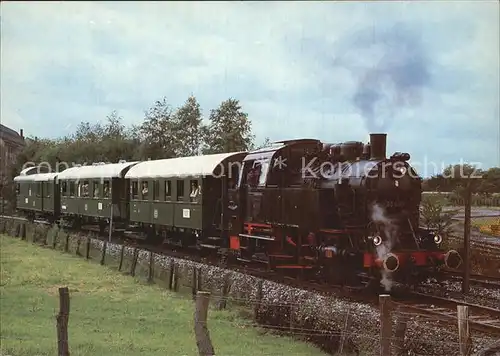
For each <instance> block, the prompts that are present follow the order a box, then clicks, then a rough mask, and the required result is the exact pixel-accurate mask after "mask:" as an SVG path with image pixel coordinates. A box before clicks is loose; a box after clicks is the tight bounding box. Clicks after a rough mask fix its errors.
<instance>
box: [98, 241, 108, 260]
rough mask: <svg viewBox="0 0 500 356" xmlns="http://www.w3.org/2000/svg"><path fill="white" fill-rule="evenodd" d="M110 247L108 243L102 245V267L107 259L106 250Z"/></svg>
mask: <svg viewBox="0 0 500 356" xmlns="http://www.w3.org/2000/svg"><path fill="white" fill-rule="evenodd" d="M107 247H108V243H107V242H106V241H104V242H103V244H102V251H101V262H100V263H101V265H104V260H105V258H106V248H107Z"/></svg>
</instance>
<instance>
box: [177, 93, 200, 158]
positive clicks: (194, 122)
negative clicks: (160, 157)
mask: <svg viewBox="0 0 500 356" xmlns="http://www.w3.org/2000/svg"><path fill="white" fill-rule="evenodd" d="M174 119H175V131H176V132H178V134H177V136H176V141H177V142H176V154H177V155H178V156H183V157H184V156H196V155H198V154H200V149H201V145H202V140H203V135H202V119H201V110H200V104H198V102H197V101H196V98H195V97H194V96H190V97H189V98H188V99H187V100H186V102H185V103H184V105H183V106H181V107H180V108H179V109H178V110H177V112H176V113H175V118H174Z"/></svg>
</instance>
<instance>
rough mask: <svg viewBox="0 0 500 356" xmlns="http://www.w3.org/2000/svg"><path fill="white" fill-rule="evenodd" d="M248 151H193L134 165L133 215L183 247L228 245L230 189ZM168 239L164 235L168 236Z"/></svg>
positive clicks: (135, 220) (131, 176)
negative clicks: (204, 152)
mask: <svg viewBox="0 0 500 356" xmlns="http://www.w3.org/2000/svg"><path fill="white" fill-rule="evenodd" d="M245 155H246V153H245V152H232V153H222V154H213V155H206V156H192V157H181V158H172V159H162V160H157V161H145V162H141V163H138V164H137V165H134V166H133V167H132V168H130V170H129V171H128V173H127V174H126V175H125V178H126V179H127V180H129V181H130V221H131V222H132V223H136V225H137V227H139V228H146V229H148V232H149V237H150V238H152V239H153V240H154V239H158V238H159V239H160V240H161V241H165V242H168V243H173V244H177V245H181V246H185V247H197V248H200V249H201V248H209V249H215V250H217V249H219V247H225V248H227V245H228V237H227V233H228V232H227V218H226V217H227V212H226V211H225V209H224V208H223V207H227V206H228V204H227V189H228V188H229V189H232V188H235V186H236V183H237V181H238V175H239V169H240V168H241V162H242V160H243V158H244V157H245ZM165 239H166V240H165Z"/></svg>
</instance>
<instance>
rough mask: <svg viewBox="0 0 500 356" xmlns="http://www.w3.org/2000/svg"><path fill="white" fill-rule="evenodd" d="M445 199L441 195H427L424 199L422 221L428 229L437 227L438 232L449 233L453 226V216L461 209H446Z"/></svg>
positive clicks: (421, 212)
mask: <svg viewBox="0 0 500 356" xmlns="http://www.w3.org/2000/svg"><path fill="white" fill-rule="evenodd" d="M445 204H446V203H445V200H443V199H442V198H441V197H427V198H426V199H423V200H422V204H421V207H420V221H421V223H422V225H424V226H425V227H427V228H428V229H435V230H436V231H437V233H438V234H443V235H447V234H449V232H450V231H451V229H452V227H453V217H454V216H455V215H456V214H457V213H458V212H459V209H455V210H449V211H446V212H445V211H444V210H443V208H444V206H445Z"/></svg>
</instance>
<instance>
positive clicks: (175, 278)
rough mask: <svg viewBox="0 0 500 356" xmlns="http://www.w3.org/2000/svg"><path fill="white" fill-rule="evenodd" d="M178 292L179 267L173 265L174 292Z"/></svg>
mask: <svg viewBox="0 0 500 356" xmlns="http://www.w3.org/2000/svg"><path fill="white" fill-rule="evenodd" d="M178 291H179V266H177V265H174V292H178Z"/></svg>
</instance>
